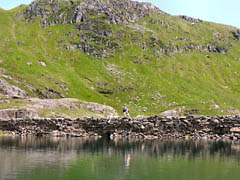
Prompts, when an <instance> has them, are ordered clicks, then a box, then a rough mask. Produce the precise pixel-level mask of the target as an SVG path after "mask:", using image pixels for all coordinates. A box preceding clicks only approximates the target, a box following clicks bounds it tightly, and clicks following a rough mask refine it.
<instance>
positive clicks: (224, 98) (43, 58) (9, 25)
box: [0, 6, 240, 115]
mask: <svg viewBox="0 0 240 180" xmlns="http://www.w3.org/2000/svg"><path fill="white" fill-rule="evenodd" d="M26 8H27V7H26V6H21V7H18V8H15V9H13V10H10V11H5V10H1V9H0V29H1V31H0V39H1V42H0V60H1V63H0V66H1V68H2V69H5V70H6V72H5V71H3V72H4V74H6V75H10V76H12V77H14V78H15V79H17V80H18V81H19V82H20V84H18V86H19V87H20V88H22V89H24V90H25V91H27V92H28V93H29V94H30V95H31V96H33V97H37V96H40V97H41V95H39V94H36V93H34V92H32V91H31V90H30V89H29V88H27V86H26V85H29V86H31V87H34V88H36V89H40V90H42V91H45V92H48V89H52V90H54V91H56V92H59V93H61V94H63V95H64V97H71V98H78V99H82V100H85V101H92V102H98V103H101V104H106V105H110V106H112V107H114V108H116V109H117V110H118V111H121V107H122V106H123V105H124V104H126V105H127V106H128V107H129V109H130V110H131V113H132V114H133V115H138V114H144V115H155V114H160V113H161V112H163V111H165V110H169V109H177V108H181V109H183V111H188V110H200V114H205V115H216V114H231V113H234V111H235V110H236V109H240V98H239V96H240V79H239V78H240V68H239V67H240V48H239V47H240V41H238V40H237V39H236V38H234V36H233V33H232V32H237V30H236V29H235V28H233V27H229V26H225V25H219V24H215V23H210V22H200V23H194V22H190V21H186V20H184V19H181V18H179V17H175V16H170V15H167V14H154V13H153V15H151V16H146V17H143V18H141V19H140V21H137V22H134V23H130V24H108V23H106V22H105V21H104V18H103V17H101V16H97V15H95V14H94V15H93V16H92V17H89V19H90V20H89V21H90V22H91V23H93V24H95V27H93V28H94V31H93V30H88V29H87V30H81V31H80V30H78V29H77V28H76V27H77V26H80V25H84V23H82V22H80V23H73V24H68V23H66V24H64V23H63V24H54V25H50V26H44V25H43V24H42V23H41V17H36V18H34V19H32V20H31V21H28V20H26V19H25V17H24V12H25V9H26ZM98 22H101V23H98ZM85 24H86V23H85ZM101 29H105V30H106V31H107V30H110V31H111V34H112V35H111V36H104V35H101V34H99V33H98V31H101ZM95 30H98V31H95ZM96 32H97V33H96ZM83 39H87V43H88V44H87V45H89V46H90V47H91V48H92V47H94V48H95V49H97V52H94V53H90V54H89V52H88V51H87V52H84V50H83V49H81V48H76V47H78V46H77V45H79V44H81V42H82V40H83ZM114 48H115V49H114ZM113 49H114V50H113ZM104 50H106V51H108V52H109V53H108V55H107V57H101V55H102V54H103V52H104ZM98 53H99V56H98ZM88 54H89V55H88ZM109 54H110V55H109ZM44 64H45V65H46V66H45V65H44ZM8 81H9V82H11V80H8ZM11 83H13V84H14V82H11ZM56 97H57V96H56ZM216 105H218V106H219V107H218V106H216ZM235 113H236V112H235Z"/></svg>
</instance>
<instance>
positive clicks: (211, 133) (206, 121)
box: [0, 116, 240, 139]
mask: <svg viewBox="0 0 240 180" xmlns="http://www.w3.org/2000/svg"><path fill="white" fill-rule="evenodd" d="M239 126H240V117H239V116H235V117H233V116H232V117H231V116H217V117H207V116H188V117H179V118H174V117H171V118H170V117H157V116H155V117H143V118H138V119H130V118H110V119H94V118H84V119H69V118H53V119H51V118H45V119H39V118H38V119H16V120H9V121H3V120H0V129H1V130H4V131H11V132H14V134H19V135H35V136H71V137H88V136H98V137H99V136H109V137H111V138H147V139H155V138H193V139H201V138H204V139H208V138H209V139H240V128H239Z"/></svg>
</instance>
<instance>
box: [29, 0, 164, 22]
mask: <svg viewBox="0 0 240 180" xmlns="http://www.w3.org/2000/svg"><path fill="white" fill-rule="evenodd" d="M154 13H158V14H161V13H163V12H162V11H161V10H160V9H158V8H157V7H155V6H154V5H152V4H151V3H142V2H137V1H131V0H121V1H119V0H96V1H92V0H84V1H83V0H76V1H69V0H36V1H34V2H33V3H32V4H30V5H29V7H28V8H27V9H26V12H25V15H26V18H27V19H34V18H35V17H41V19H42V20H41V22H42V23H43V24H47V25H51V24H72V23H80V22H86V21H87V20H88V19H89V18H92V17H94V16H95V17H96V16H98V17H100V16H101V17H102V19H104V20H105V21H107V22H108V23H109V24H129V23H134V22H136V21H139V20H140V19H141V18H143V17H146V16H151V15H152V14H154Z"/></svg>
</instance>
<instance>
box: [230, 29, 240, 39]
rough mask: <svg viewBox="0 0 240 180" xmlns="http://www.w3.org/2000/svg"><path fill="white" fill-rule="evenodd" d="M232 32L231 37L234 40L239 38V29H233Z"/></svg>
mask: <svg viewBox="0 0 240 180" xmlns="http://www.w3.org/2000/svg"><path fill="white" fill-rule="evenodd" d="M232 34H233V37H234V38H235V39H236V40H240V30H239V29H238V30H237V31H235V32H232Z"/></svg>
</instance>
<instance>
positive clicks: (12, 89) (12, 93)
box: [0, 79, 28, 99]
mask: <svg viewBox="0 0 240 180" xmlns="http://www.w3.org/2000/svg"><path fill="white" fill-rule="evenodd" d="M0 94H2V95H4V96H6V97H9V98H21V99H23V98H27V97H28V94H27V93H26V92H25V91H23V90H22V89H20V88H18V87H16V86H13V85H11V84H9V83H8V82H7V81H5V80H2V79H0Z"/></svg>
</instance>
